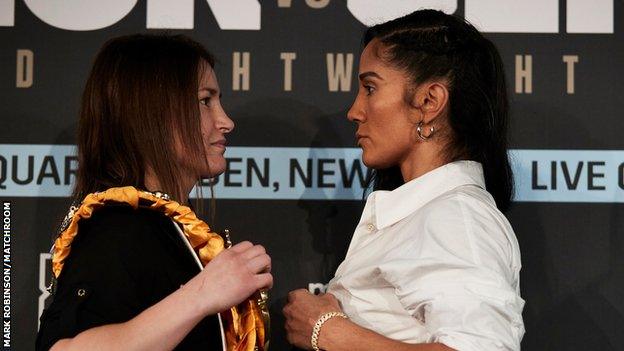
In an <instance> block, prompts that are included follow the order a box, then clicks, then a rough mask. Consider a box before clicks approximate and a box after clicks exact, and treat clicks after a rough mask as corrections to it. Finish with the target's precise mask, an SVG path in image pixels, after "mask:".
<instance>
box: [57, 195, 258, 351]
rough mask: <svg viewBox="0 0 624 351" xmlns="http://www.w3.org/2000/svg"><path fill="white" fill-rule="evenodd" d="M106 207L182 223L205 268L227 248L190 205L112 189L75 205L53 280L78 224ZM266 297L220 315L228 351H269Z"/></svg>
mask: <svg viewBox="0 0 624 351" xmlns="http://www.w3.org/2000/svg"><path fill="white" fill-rule="evenodd" d="M107 204H126V205H129V206H131V207H132V208H134V209H137V208H139V207H141V208H149V209H152V210H154V211H158V212H161V213H163V214H165V215H166V216H168V217H170V218H171V219H172V220H173V221H175V222H176V223H178V224H181V225H182V227H183V233H184V236H185V237H186V239H187V240H188V242H189V244H190V245H191V247H192V248H193V251H194V252H195V254H196V255H197V256H198V257H199V260H200V261H201V263H202V264H203V266H205V265H206V264H208V262H210V261H211V260H212V259H213V258H215V257H216V256H217V255H218V254H219V253H220V252H221V251H223V250H224V249H226V247H225V244H224V240H223V237H221V236H220V235H219V234H217V233H214V232H212V231H211V230H210V227H209V226H208V224H206V223H205V222H204V221H202V220H200V219H199V218H197V216H195V213H194V212H193V211H192V210H191V209H190V208H189V207H188V206H183V205H180V204H179V203H177V202H175V201H172V200H170V198H169V196H168V195H166V194H163V193H160V192H156V193H151V192H148V191H142V190H138V189H136V188H134V187H131V186H127V187H120V188H110V189H108V190H106V191H103V192H97V193H92V194H89V195H87V196H86V197H85V198H84V200H83V201H82V203H81V204H80V205H79V206H78V207H74V206H72V208H71V209H70V212H69V213H68V214H67V217H66V218H65V220H64V221H63V224H62V225H61V233H60V235H59V237H58V238H57V239H56V241H55V242H54V247H53V249H52V250H53V252H52V271H53V274H54V279H58V277H59V275H60V274H61V271H62V269H63V264H64V262H65V259H66V258H67V256H68V255H69V253H70V250H71V243H72V241H73V239H74V237H76V235H77V234H78V222H79V221H80V220H81V219H83V218H89V217H91V215H93V212H94V211H96V210H97V209H98V208H101V207H103V206H106V205H107ZM228 242H229V240H228ZM267 298H268V296H267V293H266V291H264V290H261V291H258V292H256V293H255V294H254V295H253V296H251V297H250V298H249V299H248V300H246V301H243V302H242V303H240V304H239V305H237V306H234V307H232V308H230V310H229V311H225V312H222V313H221V316H222V317H223V322H224V329H225V339H226V344H227V350H228V351H254V350H257V351H266V350H267V349H268V346H269V327H270V318H269V312H268V306H267Z"/></svg>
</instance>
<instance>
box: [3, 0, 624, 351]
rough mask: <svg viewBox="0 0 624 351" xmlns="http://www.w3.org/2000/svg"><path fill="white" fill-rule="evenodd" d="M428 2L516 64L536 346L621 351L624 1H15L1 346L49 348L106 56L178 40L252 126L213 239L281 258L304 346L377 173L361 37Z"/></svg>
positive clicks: (227, 184) (278, 270)
mask: <svg viewBox="0 0 624 351" xmlns="http://www.w3.org/2000/svg"><path fill="white" fill-rule="evenodd" d="M422 7H432V8H438V9H443V10H444V11H446V12H447V13H455V14H456V15H458V16H461V17H465V18H467V19H468V20H469V21H471V22H473V23H474V24H475V25H476V26H477V27H478V28H480V29H481V30H482V31H483V32H484V33H485V34H486V36H487V37H488V38H490V39H492V40H493V41H494V42H495V43H496V45H497V46H498V47H499V49H500V52H501V54H502V57H503V60H504V63H505V67H506V74H507V80H508V84H509V90H510V96H511V99H512V118H513V119H512V125H511V141H512V143H511V145H512V149H513V150H512V151H511V152H510V153H511V156H512V159H513V165H514V166H513V168H514V173H515V176H516V182H517V186H516V198H515V202H514V205H513V208H512V209H511V210H510V211H509V212H508V213H507V215H508V217H509V219H510V221H511V223H512V225H513V227H514V229H515V231H516V235H517V237H518V239H519V242H520V246H521V250H522V263H523V268H522V271H521V288H522V296H523V298H524V299H525V300H526V306H525V310H524V320H525V324H526V330H527V333H526V335H525V337H524V340H523V347H524V349H526V350H555V349H562V350H588V349H591V350H616V349H620V350H621V349H622V347H623V346H622V345H624V333H623V332H622V331H623V328H622V326H623V325H624V299H623V298H622V297H623V296H624V295H623V294H624V258H623V257H624V230H623V228H624V216H622V210H624V205H623V202H624V151H622V149H623V147H624V141H623V138H622V132H623V131H624V128H623V127H624V122H623V119H622V115H621V112H620V111H621V110H622V108H623V107H624V102H623V101H624V99H622V98H621V97H620V96H619V94H620V93H621V92H622V91H624V89H623V88H624V84H623V80H622V79H621V76H622V75H624V68H623V66H622V62H624V50H623V49H624V44H623V43H624V41H623V39H624V38H623V33H622V13H624V12H623V11H624V6H623V4H622V2H621V1H609V0H592V1H589V0H567V1H566V0H561V1H558V0H523V1H514V0H459V1H452V0H443V1H433V0H412V1H408V0H404V1H382V0H378V1H373V0H368V1H365V0H359V1H358V0H349V1H347V0H342V1H338V0H305V1H304V0H295V1H290V0H271V1H269V0H267V1H261V2H260V1H256V0H236V1H234V0H229V1H218V0H207V1H203V0H197V1H193V0H177V1H173V0H171V1H167V0H148V1H136V0H107V1H105V2H103V1H96V0H66V1H35V0H24V1H14V0H0V43H1V45H0V96H2V103H0V122H1V126H2V127H1V128H0V138H1V139H0V200H1V206H2V214H3V216H2V219H3V250H4V251H3V278H2V279H3V290H2V291H3V321H4V323H3V346H4V347H6V348H11V349H14V350H27V349H32V348H33V343H34V336H35V334H36V330H37V326H38V315H39V314H40V313H41V311H42V309H43V307H44V306H45V304H46V300H47V297H48V295H47V293H46V292H45V286H46V285H47V284H48V282H49V278H50V277H49V275H50V274H49V271H50V262H49V254H48V252H49V249H50V246H51V243H52V236H53V234H54V231H55V228H56V226H57V225H58V223H59V221H60V219H61V218H62V217H63V215H64V214H65V213H66V211H67V208H68V206H69V199H68V194H69V193H70V191H71V184H72V182H73V180H74V175H75V170H76V167H77V162H76V158H75V156H74V154H75V150H74V146H73V145H74V143H75V136H74V134H75V129H76V120H77V112H78V106H79V105H78V104H79V97H80V94H81V91H82V88H83V85H84V82H85V80H86V77H87V74H88V70H89V68H90V66H91V63H92V61H93V58H94V56H95V54H96V52H97V50H98V49H99V48H100V47H101V45H102V44H103V43H104V42H105V41H106V40H107V39H109V38H112V37H116V36H119V35H123V34H129V33H136V32H154V31H158V30H163V29H166V30H169V31H171V32H173V33H184V34H187V35H189V36H191V37H193V38H195V39H196V40H198V41H200V42H202V43H203V44H205V45H206V46H207V47H208V48H209V50H210V51H212V52H213V53H214V54H215V55H216V57H217V58H218V63H217V66H216V72H217V76H218V79H219V82H220V85H221V88H222V90H223V103H224V106H225V107H226V110H227V111H228V113H229V115H230V116H231V117H232V119H233V120H234V121H235V122H236V129H235V131H234V132H233V133H232V134H231V135H230V137H229V142H230V145H231V147H228V151H227V153H226V156H227V157H228V170H227V172H226V173H225V174H224V175H223V176H222V177H220V178H219V179H218V184H217V187H216V196H217V198H218V199H219V200H218V201H217V212H216V223H212V224H213V225H214V226H215V227H216V228H220V229H222V228H225V227H228V228H230V229H231V230H232V232H233V233H234V239H235V240H237V241H240V240H243V239H251V240H253V241H254V242H258V243H261V244H263V245H265V246H266V247H267V249H268V251H269V252H270V254H271V255H272V257H273V259H274V263H273V267H274V273H275V277H276V282H275V287H274V289H273V290H272V297H271V301H270V307H271V311H272V314H273V322H274V323H273V330H274V334H273V339H274V342H273V349H274V350H288V349H289V348H290V347H289V346H288V344H287V343H286V341H285V338H284V331H283V317H282V316H281V308H282V307H283V305H284V302H285V297H286V295H287V293H288V291H290V290H292V289H296V288H308V289H310V290H312V291H321V290H323V289H324V284H325V283H327V282H328V280H329V279H331V277H332V276H333V272H334V270H335V268H336V267H337V265H338V264H339V263H340V261H341V260H342V258H343V257H344V255H345V252H346V248H347V245H348V242H349V240H350V237H351V234H352V231H353V229H354V226H355V224H356V223H357V221H358V220H359V215H360V211H361V209H362V207H363V203H362V201H361V199H362V194H363V189H362V184H363V179H364V177H365V176H366V172H367V170H366V168H365V167H364V166H363V165H362V164H361V162H360V160H359V156H360V152H359V150H358V149H357V148H355V147H354V146H355V143H354V130H355V128H354V126H353V125H352V124H351V123H349V122H348V121H347V120H346V117H345V115H346V111H347V109H348V108H349V106H350V104H351V103H352V101H353V99H354V97H355V94H356V91H357V79H356V76H357V64H358V58H359V54H360V52H361V49H362V48H361V36H362V33H363V31H364V29H365V27H366V25H368V24H371V23H374V22H379V21H383V20H386V19H389V18H393V17H396V16H398V15H399V14H402V13H407V12H411V11H412V10H415V9H418V8H422ZM204 193H207V191H204ZM155 322H157V321H155Z"/></svg>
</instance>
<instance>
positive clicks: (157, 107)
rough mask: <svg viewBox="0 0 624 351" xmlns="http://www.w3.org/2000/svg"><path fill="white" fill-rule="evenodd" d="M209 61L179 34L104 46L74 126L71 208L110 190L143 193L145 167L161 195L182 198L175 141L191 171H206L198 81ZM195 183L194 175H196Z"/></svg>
mask: <svg viewBox="0 0 624 351" xmlns="http://www.w3.org/2000/svg"><path fill="white" fill-rule="evenodd" d="M207 65H210V67H212V66H214V58H213V56H212V55H211V54H210V53H209V52H208V51H207V50H206V49H205V48H204V47H202V45H200V44H199V43H197V42H195V41H193V40H191V39H190V38H188V37H186V36H183V35H175V36H172V35H166V34H157V35H147V34H134V35H128V36H123V37H118V38H114V39H111V40H109V41H108V42H106V43H105V44H104V46H103V47H102V49H101V50H100V52H99V53H98V55H97V57H96V59H95V62H94V64H93V68H92V70H91V73H90V75H89V78H88V80H87V83H86V86H85V89H84V93H83V96H82V104H81V108H80V118H79V121H78V160H79V165H78V172H77V179H76V185H75V188H74V193H73V197H74V201H78V202H79V201H81V200H82V199H83V198H84V196H86V195H87V194H89V193H91V192H95V191H101V190H105V189H107V188H110V187H115V186H127V185H130V186H134V187H137V188H141V189H145V171H146V170H147V168H148V167H151V169H152V170H153V172H154V174H155V176H156V177H157V178H158V180H159V182H160V185H161V187H162V189H158V190H161V191H164V192H166V193H169V194H170V195H172V197H173V198H174V199H176V200H178V201H180V198H182V197H183V196H186V195H187V194H182V189H181V188H180V184H179V181H178V179H180V172H181V170H180V167H179V163H180V162H179V160H178V157H177V154H176V140H179V143H180V144H181V146H182V148H183V149H184V153H185V154H187V155H188V157H189V158H190V160H189V161H190V163H191V164H196V165H202V164H205V162H207V161H206V157H205V152H204V146H203V142H202V136H201V127H200V112H199V105H198V103H197V89H198V77H199V74H200V72H201V70H202V69H208V68H209V67H207ZM198 178H199V175H198Z"/></svg>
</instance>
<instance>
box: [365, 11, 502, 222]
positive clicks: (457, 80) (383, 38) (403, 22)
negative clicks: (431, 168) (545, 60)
mask: <svg viewBox="0 0 624 351" xmlns="http://www.w3.org/2000/svg"><path fill="white" fill-rule="evenodd" d="M373 39H378V40H379V41H380V42H381V43H382V44H383V46H384V48H386V49H387V55H385V56H384V57H383V58H384V59H386V60H387V61H388V62H390V63H391V64H393V65H395V66H397V67H399V68H401V69H403V70H404V71H405V72H407V73H408V74H409V75H410V78H411V80H412V84H413V86H417V85H418V84H420V83H423V82H426V81H427V80H430V79H435V78H447V79H448V81H449V107H450V108H449V111H450V112H449V116H448V118H449V125H450V127H451V130H452V137H451V140H450V141H449V144H448V145H447V148H446V150H447V155H445V156H446V157H447V161H449V162H452V161H456V160H461V159H465V160H474V161H477V162H480V163H481V164H482V165H483V171H484V176H485V184H486V188H487V190H488V191H489V192H490V194H492V196H493V197H494V199H495V201H496V204H497V206H498V208H499V209H500V210H501V211H504V210H506V209H507V208H508V207H509V205H510V202H511V198H512V196H513V174H512V172H511V167H510V164H509V158H508V155H507V124H508V105H509V103H508V99H507V87H506V84H505V75H504V70H503V63H502V60H501V58H500V55H499V53H498V50H497V49H496V47H495V46H494V44H493V43H492V42H491V41H490V40H488V39H487V38H485V37H484V36H483V35H482V34H481V33H479V31H478V30H477V29H476V28H475V27H474V26H472V25H471V24H469V23H467V22H466V21H465V20H463V19H461V18H458V17H455V16H452V15H447V14H445V13H443V12H441V11H436V10H420V11H416V12H413V13H411V14H409V15H407V16H404V17H401V18H398V19H395V20H392V21H389V22H386V23H382V24H378V25H376V26H373V27H371V28H369V29H368V30H367V31H366V33H365V34H364V44H365V45H366V44H368V43H370V42H371V41H372V40H373ZM373 174H374V175H373V178H372V182H373V189H374V190H393V189H395V188H397V187H398V186H400V185H402V184H403V183H404V182H403V177H402V176H401V172H400V170H399V169H398V166H395V167H391V168H388V169H378V170H374V171H373Z"/></svg>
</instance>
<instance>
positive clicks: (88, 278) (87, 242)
mask: <svg viewBox="0 0 624 351" xmlns="http://www.w3.org/2000/svg"><path fill="white" fill-rule="evenodd" d="M174 225H175V224H174V223H173V222H172V221H171V219H169V218H168V217H166V216H165V215H164V214H162V213H159V212H156V211H154V210H150V209H138V210H134V209H132V208H131V207H129V206H121V205H119V206H113V205H106V206H104V207H103V208H100V209H97V210H95V212H94V214H93V215H92V217H91V218H89V219H83V220H81V221H80V222H79V227H78V228H79V230H78V235H76V237H75V238H74V241H73V242H72V245H71V252H70V254H69V256H68V257H67V259H66V260H65V265H64V267H63V270H62V272H61V275H60V276H59V279H58V286H57V290H56V293H55V295H54V300H53V301H52V303H51V304H50V306H49V307H48V308H47V309H46V310H44V312H43V314H42V315H41V327H40V329H39V333H38V334H37V341H36V349H37V350H48V349H49V348H50V347H52V345H54V343H55V342H56V341H58V340H59V339H63V338H70V337H74V336H76V335H77V334H78V333H80V332H82V331H84V330H86V329H89V328H93V327H96V326H100V325H104V324H111V323H119V322H125V321H127V320H129V319H132V318H133V317H135V316H136V315H138V314H139V313H141V312H142V311H144V310H145V309H147V308H148V307H150V306H152V305H154V304H156V303H157V302H159V301H160V300H162V299H163V298H164V297H166V296H167V295H169V294H171V293H172V292H174V291H175V290H177V289H178V288H180V285H182V284H185V283H186V282H187V281H188V280H189V279H191V278H192V277H194V276H195V275H196V274H197V273H199V271H200V270H199V267H198V266H197V263H196V262H195V260H194V258H193V257H192V255H191V254H190V252H189V251H188V249H187V247H186V246H185V244H184V242H183V241H182V239H181V238H180V235H179V233H178V232H177V230H176V228H175V227H174ZM156 323H167V321H166V320H159V321H154V324H156ZM176 350H204V351H205V350H222V346H221V331H220V329H219V321H218V318H217V316H216V315H212V316H208V317H206V318H205V319H204V320H202V321H201V322H200V323H199V324H197V325H196V326H195V328H194V329H193V330H191V332H190V333H189V334H188V335H187V336H186V337H185V338H184V339H183V340H182V342H181V343H180V344H179V345H178V347H177V348H176Z"/></svg>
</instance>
